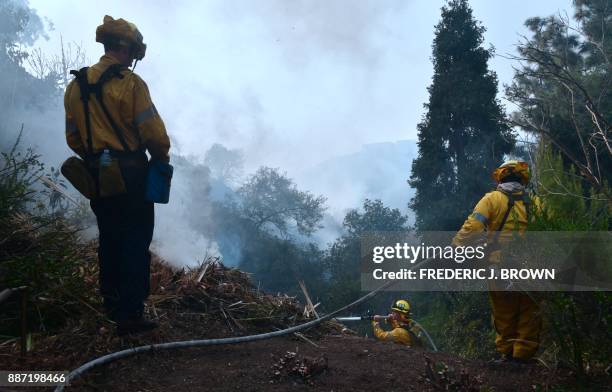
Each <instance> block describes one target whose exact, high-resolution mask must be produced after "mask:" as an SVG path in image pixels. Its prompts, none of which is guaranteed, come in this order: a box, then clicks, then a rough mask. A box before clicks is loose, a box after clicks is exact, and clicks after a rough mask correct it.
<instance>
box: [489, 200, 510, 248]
mask: <svg viewBox="0 0 612 392" xmlns="http://www.w3.org/2000/svg"><path fill="white" fill-rule="evenodd" d="M499 192H501V191H499ZM501 193H503V194H504V195H506V197H507V198H508V208H507V209H506V212H505V213H504V217H503V218H502V221H501V223H500V225H499V227H497V229H496V230H495V234H494V235H493V244H497V240H498V239H499V235H500V233H501V231H502V229H503V228H504V225H505V224H506V221H507V220H508V216H509V215H510V211H512V208H514V196H513V195H511V194H508V193H506V192H501Z"/></svg>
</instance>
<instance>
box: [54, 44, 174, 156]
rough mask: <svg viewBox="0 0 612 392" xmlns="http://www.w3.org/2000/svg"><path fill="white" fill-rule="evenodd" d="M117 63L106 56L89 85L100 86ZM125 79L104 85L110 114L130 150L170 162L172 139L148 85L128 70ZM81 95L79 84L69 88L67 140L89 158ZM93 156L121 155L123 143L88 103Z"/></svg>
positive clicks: (98, 109)
mask: <svg viewBox="0 0 612 392" xmlns="http://www.w3.org/2000/svg"><path fill="white" fill-rule="evenodd" d="M117 63H118V61H117V60H116V59H115V58H114V57H112V56H110V55H104V56H102V57H101V58H100V61H99V62H98V63H97V64H95V65H93V66H92V67H90V68H89V69H88V71H87V79H88V81H89V83H92V84H93V83H95V82H97V80H98V78H99V77H100V75H101V74H102V72H104V70H106V68H108V67H109V66H111V65H113V64H117ZM121 74H122V75H123V78H122V79H119V78H112V79H111V80H109V81H108V82H107V83H105V84H104V87H103V89H104V90H103V91H104V103H105V105H106V107H107V108H108V111H109V114H110V115H111V116H112V119H113V120H114V122H115V123H116V124H117V126H118V128H119V129H120V131H121V132H122V135H123V138H124V139H125V141H126V143H127V145H128V146H129V148H130V150H132V151H136V150H139V149H146V150H148V151H149V154H151V157H152V158H153V159H159V160H165V161H167V160H168V151H169V149H170V139H169V138H168V135H167V133H166V127H165V126H164V122H163V121H162V119H161V117H160V116H159V113H157V110H156V109H155V106H154V105H153V102H152V101H151V96H150V95H149V89H148V87H147V85H146V83H145V82H144V81H143V80H142V79H141V78H140V77H139V76H138V75H136V74H135V73H134V72H132V71H130V70H129V69H128V68H127V67H126V68H125V69H122V70H121ZM80 97H81V93H80V90H79V85H78V83H77V82H76V80H73V81H71V82H70V84H68V87H67V88H66V94H65V96H64V107H65V109H66V140H67V142H68V146H70V148H71V149H72V150H73V151H74V152H75V153H77V154H78V155H79V156H81V157H83V158H84V157H85V155H86V154H87V129H86V126H85V113H84V109H83V103H82V101H81V99H80ZM89 112H90V118H91V129H92V139H93V153H94V154H96V153H99V152H100V151H102V150H104V149H110V150H115V151H122V150H123V147H122V146H121V143H120V141H119V140H118V138H117V136H116V134H115V132H114V131H113V129H112V127H111V125H110V123H109V121H108V119H107V117H106V115H105V114H104V112H103V110H102V108H101V107H100V104H99V103H98V102H97V101H96V100H95V99H91V100H90V101H89Z"/></svg>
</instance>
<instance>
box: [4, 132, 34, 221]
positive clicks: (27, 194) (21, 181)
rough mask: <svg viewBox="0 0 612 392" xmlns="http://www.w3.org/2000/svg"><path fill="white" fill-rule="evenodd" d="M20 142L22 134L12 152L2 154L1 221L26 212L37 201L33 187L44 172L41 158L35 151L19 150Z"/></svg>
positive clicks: (11, 149)
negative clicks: (13, 214)
mask: <svg viewBox="0 0 612 392" xmlns="http://www.w3.org/2000/svg"><path fill="white" fill-rule="evenodd" d="M20 140H21V133H19V136H18V138H17V140H16V141H15V143H14V144H13V146H12V147H11V148H10V150H9V151H7V152H2V153H1V154H0V155H1V157H2V167H1V168H0V219H5V218H7V217H8V216H9V215H10V214H12V213H18V212H24V211H25V210H26V207H27V206H28V204H29V203H32V202H34V201H35V198H34V195H35V192H34V191H33V190H32V185H33V184H34V182H35V181H36V179H37V177H38V176H39V175H40V174H41V173H42V172H43V170H44V166H43V164H42V163H41V162H40V161H39V158H40V157H39V156H38V155H37V154H35V153H34V152H33V150H31V149H28V150H26V151H25V152H22V151H19V150H18V147H19V143H20Z"/></svg>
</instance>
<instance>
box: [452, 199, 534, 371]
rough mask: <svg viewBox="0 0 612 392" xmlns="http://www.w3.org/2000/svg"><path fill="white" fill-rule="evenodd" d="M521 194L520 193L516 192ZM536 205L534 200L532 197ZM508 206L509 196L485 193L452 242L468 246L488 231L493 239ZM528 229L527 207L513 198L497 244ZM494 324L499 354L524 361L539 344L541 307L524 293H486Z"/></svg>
mask: <svg viewBox="0 0 612 392" xmlns="http://www.w3.org/2000/svg"><path fill="white" fill-rule="evenodd" d="M515 195H517V196H518V195H520V194H515ZM533 202H534V203H535V204H536V207H537V204H538V203H537V199H535V200H533ZM507 209H508V196H506V195H505V194H504V193H502V192H500V191H493V192H489V193H487V194H486V195H485V196H484V197H483V198H482V199H481V200H480V201H479V202H478V204H476V207H475V208H474V211H473V212H472V214H471V215H470V216H469V217H468V218H467V219H466V221H465V223H464V224H463V226H462V227H461V229H460V230H459V232H458V233H457V234H456V236H455V238H454V239H453V245H455V246H461V245H468V244H469V243H470V242H471V241H473V240H475V239H477V237H478V236H480V235H482V233H483V231H484V230H485V229H486V230H487V239H488V241H489V243H490V241H492V239H493V237H494V235H495V231H496V230H497V229H498V228H499V226H500V224H501V222H502V220H503V217H504V214H505V213H506V210H507ZM526 229H527V208H526V206H525V203H524V202H523V201H522V200H518V201H515V203H514V206H513V207H512V210H511V211H510V214H509V215H508V218H507V220H506V223H505V224H504V227H502V228H501V232H500V234H499V239H498V240H499V243H500V244H503V242H504V241H507V240H509V239H510V238H511V237H512V232H513V231H518V232H519V233H523V232H524V231H525V230H526ZM489 261H490V262H492V263H500V262H502V263H503V260H500V251H494V252H492V253H491V254H490V256H489ZM489 297H490V301H491V310H492V315H493V324H494V326H495V330H496V332H497V336H496V339H495V344H496V347H497V351H498V352H500V353H501V354H506V355H511V356H512V357H514V358H517V359H522V360H527V359H530V358H531V357H533V355H534V354H535V353H536V351H537V349H538V346H539V335H540V331H541V328H542V320H541V315H540V307H539V304H538V303H537V302H535V301H534V300H533V299H532V297H530V296H529V295H528V294H527V293H522V292H510V291H493V290H491V291H490V292H489Z"/></svg>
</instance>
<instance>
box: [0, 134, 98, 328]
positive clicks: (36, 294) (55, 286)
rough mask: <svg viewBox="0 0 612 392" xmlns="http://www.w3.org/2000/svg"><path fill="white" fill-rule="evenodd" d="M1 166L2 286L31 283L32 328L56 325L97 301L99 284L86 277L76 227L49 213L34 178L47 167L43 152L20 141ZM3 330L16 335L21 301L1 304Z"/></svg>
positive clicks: (29, 289) (29, 314)
mask: <svg viewBox="0 0 612 392" xmlns="http://www.w3.org/2000/svg"><path fill="white" fill-rule="evenodd" d="M2 157H3V162H2V166H1V167H0V238H1V240H0V245H1V246H0V289H3V288H12V287H21V286H27V287H28V291H27V292H28V303H29V306H28V319H29V320H31V325H30V326H29V327H30V331H40V330H45V331H53V330H56V329H57V328H59V327H61V326H62V325H63V323H64V322H65V320H66V319H67V317H66V316H68V315H70V316H75V315H78V314H79V313H80V312H82V311H83V304H84V303H85V304H86V305H89V306H90V307H92V306H93V305H95V304H96V303H97V302H96V301H97V299H96V296H95V289H94V286H92V285H91V284H90V283H88V282H85V281H84V280H83V276H82V275H83V274H82V273H83V271H84V268H91V267H90V266H89V265H86V264H85V263H84V256H83V245H82V243H81V242H80V240H79V238H78V236H77V234H76V232H75V229H73V228H71V227H70V226H68V225H67V223H66V221H65V220H64V219H63V218H62V217H61V216H59V215H58V214H55V213H47V210H46V209H45V208H41V207H40V205H44V203H43V202H42V201H41V197H42V196H43V195H42V194H41V193H40V192H37V191H36V190H35V189H34V187H33V184H34V181H35V180H36V179H37V178H38V176H39V175H40V173H41V172H42V171H43V170H44V167H43V165H42V164H41V163H40V162H39V161H38V156H37V155H36V154H35V153H34V152H33V151H32V150H28V151H27V152H25V153H22V152H19V150H18V144H17V143H16V144H15V146H14V147H13V148H12V149H11V150H10V151H8V152H3V153H2ZM0 309H1V310H2V313H1V315H0V321H1V322H0V326H1V327H0V335H4V336H16V335H18V333H19V332H18V331H19V322H18V321H19V315H20V310H19V304H18V302H17V301H15V300H14V299H11V300H9V301H8V302H6V303H3V304H1V308H0Z"/></svg>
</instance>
